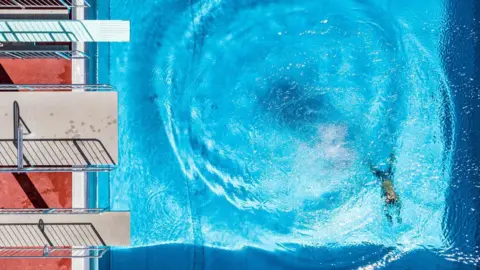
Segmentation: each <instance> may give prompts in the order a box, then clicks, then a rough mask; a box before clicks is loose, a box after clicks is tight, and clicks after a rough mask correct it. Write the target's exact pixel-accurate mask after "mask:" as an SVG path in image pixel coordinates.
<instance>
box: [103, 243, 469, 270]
mask: <svg viewBox="0 0 480 270" xmlns="http://www.w3.org/2000/svg"><path fill="white" fill-rule="evenodd" d="M199 248H202V249H203V250H204V251H203V254H204V255H203V258H201V259H199V258H195V256H196V255H195V253H196V250H198V249H199ZM394 252H395V251H394V249H393V248H387V247H384V246H379V245H368V244H365V245H358V246H346V247H337V248H331V249H329V248H322V247H307V246H297V247H295V249H294V250H291V251H266V250H262V249H257V248H251V247H245V248H243V249H239V250H228V249H219V248H212V247H195V246H192V245H187V244H165V245H157V246H145V247H136V248H129V249H116V248H114V249H112V250H110V251H109V252H107V254H106V256H104V257H103V258H102V259H100V261H99V264H100V266H101V267H109V268H101V269H116V270H126V269H133V268H132V267H133V266H135V269H145V270H154V269H159V268H161V269H175V270H183V269H185V270H187V269H188V270H191V269H194V270H203V269H209V270H221V269H229V270H265V269H285V270H286V269H296V270H310V269H312V270H313V269H315V270H317V269H326V270H328V269H332V270H333V269H335V270H337V269H358V268H360V267H367V268H366V269H377V268H381V269H383V268H386V269H431V266H432V265H442V266H444V265H445V266H446V267H447V268H448V267H449V266H450V267H452V268H451V269H454V268H455V267H458V266H459V263H457V262H452V261H447V260H445V258H443V257H441V256H440V255H439V254H436V253H434V252H431V251H428V250H417V251H412V252H409V253H408V254H405V255H401V256H399V257H395V258H392V257H390V256H389V255H388V254H391V253H394ZM369 266H370V268H369ZM455 269H458V268H455ZM466 269H468V268H466Z"/></svg>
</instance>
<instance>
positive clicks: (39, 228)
mask: <svg viewBox="0 0 480 270" xmlns="http://www.w3.org/2000/svg"><path fill="white" fill-rule="evenodd" d="M0 246H1V247H37V246H43V247H45V246H46V247H71V246H84V247H87V246H88V247H93V246H94V247H98V246H101V247H104V246H107V244H106V243H105V241H104V240H103V238H102V237H101V236H100V234H99V233H98V231H97V229H96V228H95V226H94V225H93V224H92V223H91V222H64V223H47V222H44V221H43V220H42V219H39V220H38V222H36V223H33V222H31V223H0Z"/></svg>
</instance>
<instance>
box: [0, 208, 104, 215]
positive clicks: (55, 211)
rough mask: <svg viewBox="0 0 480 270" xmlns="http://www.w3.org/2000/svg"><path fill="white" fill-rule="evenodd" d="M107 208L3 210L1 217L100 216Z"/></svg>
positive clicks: (0, 212)
mask: <svg viewBox="0 0 480 270" xmlns="http://www.w3.org/2000/svg"><path fill="white" fill-rule="evenodd" d="M107 210H108V209H107V208H45V209H42V208H1V209H0V215H10V214H11V215H21V214H25V215H31V214H66V215H70V214H99V213H103V212H105V211H107Z"/></svg>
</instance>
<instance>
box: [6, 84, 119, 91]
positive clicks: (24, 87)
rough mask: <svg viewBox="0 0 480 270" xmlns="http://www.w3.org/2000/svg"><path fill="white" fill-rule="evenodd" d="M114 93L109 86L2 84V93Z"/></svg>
mask: <svg viewBox="0 0 480 270" xmlns="http://www.w3.org/2000/svg"><path fill="white" fill-rule="evenodd" d="M79 90H81V91H86V92H103V91H114V88H113V87H112V86H111V85H108V84H0V91H36V92H42V91H46V92H51V91H79Z"/></svg>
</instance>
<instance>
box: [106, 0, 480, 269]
mask: <svg viewBox="0 0 480 270" xmlns="http://www.w3.org/2000/svg"><path fill="white" fill-rule="evenodd" d="M457 2H458V1H444V0H426V1H421V2H420V1H411V0H404V1H387V0H383V1H381V0H376V1H375V0H362V1H360V0H346V1H328V0H302V1H298V0H296V1H294V0H278V1H274V0H270V1H253V0H241V1H239V0H237V1H227V0H223V1H222V0H197V1H178V0H176V1H168V0H159V1H154V0H148V1H143V2H142V3H141V4H139V3H138V1H132V0H110V5H109V7H108V13H109V14H107V15H106V16H108V17H110V18H111V19H128V20H131V23H132V42H131V43H128V44H111V45H110V46H109V47H108V48H104V51H106V52H107V51H108V53H109V57H110V61H109V63H108V65H104V66H101V65H100V64H99V66H98V69H99V70H98V72H99V73H102V72H103V73H104V72H105V71H102V70H100V69H103V70H105V67H108V69H109V73H108V76H107V78H108V80H109V82H110V83H111V84H113V85H114V86H116V87H117V89H118V90H119V95H120V121H119V124H120V137H121V143H120V156H121V164H120V167H119V168H118V169H117V170H116V171H115V172H114V173H113V174H112V175H111V192H110V194H111V205H112V207H113V209H129V210H130V211H131V213H132V244H133V247H132V248H129V249H115V250H114V251H112V252H111V254H110V255H109V256H108V258H107V259H108V264H105V265H109V267H110V268H112V269H133V268H134V269H352V268H364V269H375V268H390V269H412V268H414V269H445V268H447V269H450V268H452V269H474V268H475V265H478V264H479V262H480V261H479V260H480V256H479V246H478V240H479V239H478V238H479V234H478V227H479V226H478V215H479V214H478V211H479V210H480V208H478V200H479V196H478V195H479V194H478V193H479V192H478V189H479V181H478V175H477V173H478V165H477V164H478V155H479V153H480V149H477V147H478V139H476V138H479V137H478V133H479V132H480V128H479V127H478V126H477V125H478V124H476V123H475V122H474V119H475V116H476V115H478V110H479V104H480V103H479V101H478V98H479V95H478V83H477V80H478V74H479V73H478V67H476V66H475V64H474V63H475V62H474V58H473V57H472V55H475V53H474V50H475V41H476V37H477V32H478V30H479V29H478V23H477V21H476V20H475V15H474V14H475V12H474V11H475V10H476V6H475V3H474V2H473V1H470V0H468V1H462V2H461V3H457ZM102 5H105V3H103V4H102ZM476 71H477V72H476ZM391 153H394V155H395V157H396V161H395V166H394V167H395V168H394V175H395V179H394V182H395V187H396V189H397V192H398V193H399V196H400V198H401V201H402V210H401V213H400V216H401V218H402V222H397V221H395V222H394V224H390V223H389V222H388V221H387V220H386V218H385V215H384V209H383V208H384V205H383V201H382V198H381V192H380V186H379V184H378V181H377V179H376V178H375V177H374V176H373V175H372V174H371V172H370V170H369V168H368V167H369V165H370V164H375V165H378V166H379V167H381V168H385V167H386V164H385V163H386V160H387V158H388V157H389V155H390V154H391Z"/></svg>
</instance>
